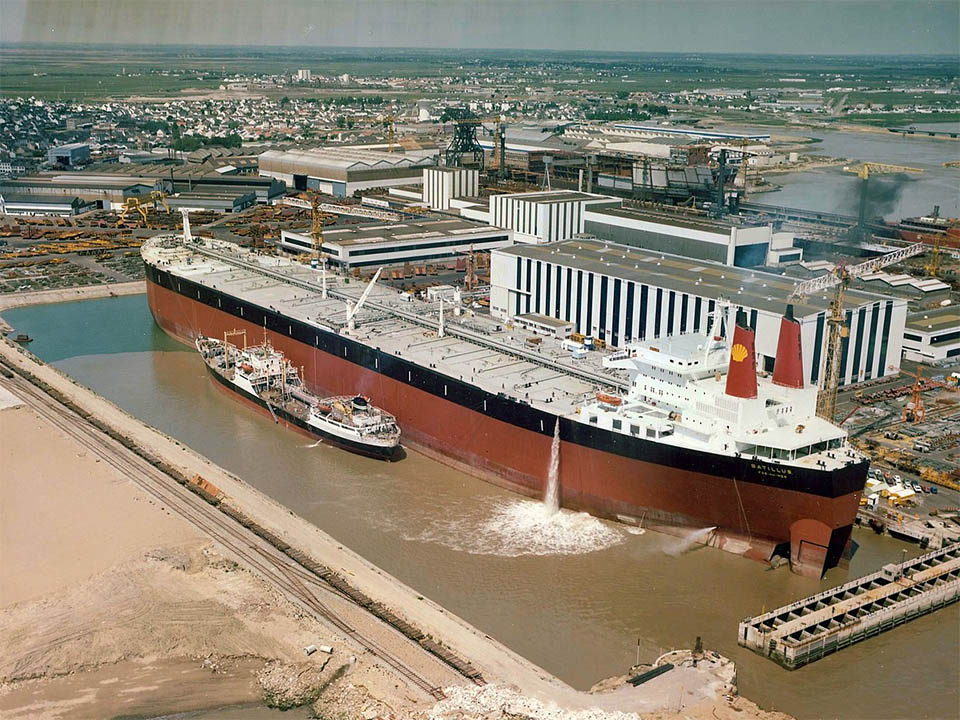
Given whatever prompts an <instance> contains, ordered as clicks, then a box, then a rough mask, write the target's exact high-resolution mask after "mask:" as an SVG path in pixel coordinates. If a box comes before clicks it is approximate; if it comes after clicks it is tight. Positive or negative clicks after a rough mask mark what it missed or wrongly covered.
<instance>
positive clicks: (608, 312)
mask: <svg viewBox="0 0 960 720" xmlns="http://www.w3.org/2000/svg"><path fill="white" fill-rule="evenodd" d="M518 249H519V248H514V249H511V250H505V251H504V250H501V251H494V253H493V254H492V261H491V285H492V287H491V295H490V307H491V312H492V313H493V314H494V315H495V316H497V317H501V318H503V319H509V318H511V317H515V316H517V315H521V314H524V313H530V312H533V313H541V314H543V315H547V316H550V317H554V318H557V319H560V320H565V321H570V322H572V323H573V324H574V327H575V330H576V332H579V333H581V334H583V335H592V336H593V337H595V338H598V339H600V340H603V341H604V342H605V343H606V344H607V345H608V346H610V347H615V348H619V347H624V346H626V345H627V344H629V343H631V342H633V341H638V340H650V339H655V338H660V337H665V336H670V335H677V334H682V333H701V332H704V333H705V332H707V331H708V329H709V327H710V323H711V322H712V315H713V313H714V310H715V308H716V296H708V295H707V294H706V293H705V294H703V295H701V294H697V293H695V292H691V291H689V290H684V289H681V288H682V287H683V283H677V285H676V286H675V287H668V286H667V283H666V282H664V281H663V280H659V279H658V281H657V282H654V281H652V280H651V281H649V282H645V281H644V280H643V279H642V275H639V274H638V275H637V277H636V279H625V278H624V277H622V276H621V277H618V276H617V275H618V274H619V273H616V274H614V273H610V274H607V273H602V272H597V271H594V270H592V269H585V268H583V267H577V266H576V265H575V264H571V263H564V262H562V261H561V262H550V261H544V260H541V259H537V258H533V257H524V256H522V254H517V252H516V251H517V250H518ZM705 290H706V288H705ZM858 299H859V298H858ZM731 300H733V302H734V305H736V304H737V303H736V297H735V296H731ZM784 302H785V301H784ZM854 302H855V300H854V298H853V297H850V298H849V300H848V305H852V303H854ZM740 307H741V308H742V309H743V310H744V311H745V312H746V313H747V316H748V318H749V322H750V325H751V326H752V327H753V328H754V329H755V330H756V334H757V347H756V349H757V354H758V362H759V365H760V369H762V370H772V369H773V361H774V357H775V355H776V345H777V338H778V333H779V327H780V317H781V315H782V313H783V308H782V307H779V306H777V307H776V308H774V307H766V308H761V307H751V306H750V305H747V304H744V305H740ZM826 316H827V311H826V310H823V311H820V312H818V313H817V312H814V313H810V314H807V315H802V314H800V313H799V312H798V313H797V316H796V317H797V320H798V321H800V323H801V338H802V344H803V364H804V374H805V377H806V378H807V380H808V381H809V382H811V383H816V382H817V381H818V379H819V378H820V376H821V373H822V372H823V364H824V361H825V357H824V355H825V353H824V348H825V344H826V333H827V323H826ZM905 320H906V302H905V301H903V300H896V299H893V298H883V297H879V296H877V297H875V299H874V300H872V301H869V302H863V303H862V304H860V305H856V306H851V307H849V309H848V310H847V323H848V327H849V328H850V334H849V336H848V337H847V338H844V340H843V341H842V346H841V375H840V382H841V384H850V383H855V382H862V381H865V380H870V379H872V378H877V377H881V376H883V375H889V374H892V373H895V372H898V371H899V369H900V355H901V351H902V345H903V330H904V323H905Z"/></svg>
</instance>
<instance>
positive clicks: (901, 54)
mask: <svg viewBox="0 0 960 720" xmlns="http://www.w3.org/2000/svg"><path fill="white" fill-rule="evenodd" d="M7 47H37V48H67V47H72V48H138V49H140V48H156V49H163V48H210V49H246V50H269V49H272V50H280V49H304V48H311V49H315V50H358V51H360V50H367V51H369V50H416V51H433V52H443V51H451V52H452V51H461V52H463V51H478V52H504V53H506V52H518V53H522V52H555V53H569V54H582V53H597V54H599V55H645V56H662V55H699V56H709V55H720V56H732V57H771V56H772V57H846V58H851V57H862V58H874V57H897V58H908V57H917V58H947V57H949V58H954V57H956V56H957V53H956V52H953V51H949V52H942V53H909V52H885V53H859V52H830V53H826V52H818V53H801V52H735V51H730V50H708V51H698V50H643V51H641V50H594V49H564V48H496V47H459V46H453V45H450V46H434V47H428V46H414V45H306V44H293V45H243V44H228V43H205V44H198V43H151V44H143V43H112V42H99V43H85V42H67V41H64V42H53V43H50V42H41V41H23V40H21V41H0V48H7Z"/></svg>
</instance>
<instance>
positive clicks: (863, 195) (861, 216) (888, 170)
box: [844, 162, 923, 237]
mask: <svg viewBox="0 0 960 720" xmlns="http://www.w3.org/2000/svg"><path fill="white" fill-rule="evenodd" d="M844 170H846V171H847V172H852V173H856V174H857V177H858V178H860V212H859V213H857V232H858V233H859V234H860V235H861V236H862V237H863V236H866V226H867V200H868V198H869V197H870V194H869V192H868V191H869V189H870V178H871V177H873V176H874V175H896V174H899V173H915V174H917V173H922V172H923V170H922V169H921V168H915V167H907V166H906V165H890V164H889V163H878V162H865V163H862V164H860V165H852V166H849V167H845V168H844Z"/></svg>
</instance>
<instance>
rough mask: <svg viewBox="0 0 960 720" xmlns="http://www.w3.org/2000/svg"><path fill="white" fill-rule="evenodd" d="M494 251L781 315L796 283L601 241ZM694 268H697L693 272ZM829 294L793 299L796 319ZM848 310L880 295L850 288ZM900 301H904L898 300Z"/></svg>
mask: <svg viewBox="0 0 960 720" xmlns="http://www.w3.org/2000/svg"><path fill="white" fill-rule="evenodd" d="M495 252H498V253H503V254H506V255H516V256H519V257H523V258H531V259H533V260H540V261H543V262H550V263H554V264H559V265H562V266H566V267H573V268H575V269H579V270H588V271H591V272H594V273H597V274H600V275H607V276H609V277H615V278H621V279H624V280H629V281H632V282H637V283H643V284H646V285H653V286H657V287H662V288H665V289H668V290H676V291H679V292H683V293H688V294H691V295H699V296H701V297H706V298H718V297H724V298H726V299H728V300H730V301H731V302H733V303H734V304H738V305H742V306H744V307H749V308H756V309H758V310H766V311H769V312H773V313H781V312H783V309H784V307H785V306H786V304H787V296H788V295H789V294H790V292H791V291H792V290H793V287H794V285H795V284H796V283H797V281H796V280H794V279H792V278H789V277H785V276H783V275H777V274H775V273H768V272H762V271H757V270H749V269H744V268H738V267H730V266H727V265H720V264H717V263H709V264H708V263H705V262H704V261H703V260H699V259H692V258H686V257H680V256H678V255H670V254H668V253H660V252H653V251H650V250H642V249H639V248H634V247H628V246H626V245H617V244H615V243H605V242H603V241H598V240H566V241H563V242H559V243H548V244H544V245H514V246H513V247H509V248H504V249H502V250H497V251H495ZM695 268H698V269H695ZM831 297H832V293H831V292H830V291H829V290H828V291H826V292H824V293H822V294H820V295H816V296H808V297H805V298H803V299H801V300H795V301H793V304H794V307H795V311H796V314H797V316H798V317H805V316H808V315H813V314H816V313H819V312H823V311H825V310H826V309H827V308H829V306H830V299H831ZM846 297H847V303H846V304H847V307H848V308H853V307H856V306H858V305H862V304H868V303H873V302H876V301H877V300H878V299H879V298H881V297H884V296H880V295H876V294H873V293H866V292H862V291H856V290H848V291H847V294H846ZM899 302H903V301H902V300H901V301H899Z"/></svg>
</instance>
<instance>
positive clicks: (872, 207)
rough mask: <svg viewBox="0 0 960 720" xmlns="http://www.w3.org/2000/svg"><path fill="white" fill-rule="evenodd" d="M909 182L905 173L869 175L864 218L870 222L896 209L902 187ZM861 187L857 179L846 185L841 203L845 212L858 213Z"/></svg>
mask: <svg viewBox="0 0 960 720" xmlns="http://www.w3.org/2000/svg"><path fill="white" fill-rule="evenodd" d="M909 182H910V178H909V177H908V176H907V175H906V173H897V174H896V175H883V176H876V175H875V176H873V177H871V178H870V179H869V180H868V181H867V205H866V208H865V210H864V220H866V221H867V222H870V221H872V220H876V219H877V218H883V217H886V216H887V215H889V214H890V213H893V212H894V211H895V210H896V209H897V204H898V203H899V201H900V196H901V195H902V194H903V189H904V188H905V187H906V185H907V183H909ZM862 187H863V182H862V181H861V180H859V179H858V180H857V182H855V183H850V185H848V187H847V191H846V196H845V198H844V203H843V207H844V208H846V211H847V214H849V215H854V216H858V215H859V214H860V193H861V189H862Z"/></svg>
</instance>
